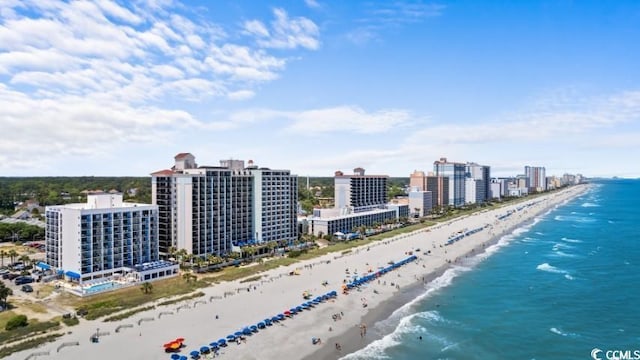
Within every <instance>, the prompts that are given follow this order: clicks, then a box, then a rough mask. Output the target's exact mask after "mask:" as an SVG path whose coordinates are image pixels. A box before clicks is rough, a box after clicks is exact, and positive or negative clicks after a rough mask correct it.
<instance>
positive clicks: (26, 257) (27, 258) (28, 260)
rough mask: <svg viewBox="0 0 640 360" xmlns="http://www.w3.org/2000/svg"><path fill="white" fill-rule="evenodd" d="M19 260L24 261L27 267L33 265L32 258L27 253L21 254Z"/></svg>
mask: <svg viewBox="0 0 640 360" xmlns="http://www.w3.org/2000/svg"><path fill="white" fill-rule="evenodd" d="M18 260H20V261H22V263H23V264H24V266H25V267H27V266H29V265H31V258H30V257H29V255H27V254H24V255H21V256H20V258H18Z"/></svg>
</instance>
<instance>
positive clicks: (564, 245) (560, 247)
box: [553, 243, 575, 251]
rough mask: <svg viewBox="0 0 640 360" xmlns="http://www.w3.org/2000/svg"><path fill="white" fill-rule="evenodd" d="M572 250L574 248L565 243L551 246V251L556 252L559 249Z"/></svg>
mask: <svg viewBox="0 0 640 360" xmlns="http://www.w3.org/2000/svg"><path fill="white" fill-rule="evenodd" d="M573 248H575V246H571V245H569V244H565V243H555V244H554V245H553V251H558V250H560V249H573Z"/></svg>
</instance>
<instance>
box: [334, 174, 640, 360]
mask: <svg viewBox="0 0 640 360" xmlns="http://www.w3.org/2000/svg"><path fill="white" fill-rule="evenodd" d="M488 251H489V252H490V253H491V256H489V257H486V256H485V257H484V260H483V259H481V258H475V259H471V260H469V261H468V263H466V264H464V265H463V266H458V267H455V268H451V269H449V270H447V271H446V272H445V273H444V274H443V275H442V276H441V277H440V278H438V279H436V280H435V281H434V282H432V283H431V284H429V285H428V286H427V287H426V288H425V289H424V290H420V293H419V294H418V295H417V297H416V298H415V299H413V300H412V301H410V302H408V303H407V304H406V305H404V306H403V307H402V308H400V309H397V310H396V311H395V312H394V314H393V315H392V316H391V317H390V318H389V319H387V320H384V321H382V322H379V323H377V324H375V325H374V327H373V329H374V332H375V334H376V335H377V336H378V337H379V339H378V340H375V341H374V342H372V343H371V344H369V345H368V346H367V347H366V348H364V349H362V350H360V351H358V352H356V353H353V354H349V355H347V356H345V357H344V359H394V360H404V359H407V360H408V359H538V360H541V359H563V360H564V359H592V355H591V352H592V350H593V349H596V348H597V349H601V350H604V352H603V353H600V354H595V355H597V356H596V357H602V358H604V355H605V354H606V351H607V350H630V351H633V350H639V349H640V271H638V266H639V265H640V180H608V181H601V182H596V183H594V184H592V185H591V189H590V190H589V191H588V192H587V193H585V194H583V195H581V196H580V197H578V198H575V199H573V200H571V201H570V202H568V203H566V204H564V205H562V206H559V207H557V208H556V209H554V210H552V211H550V212H548V213H546V214H544V215H541V216H539V217H538V218H536V220H535V221H534V222H533V223H530V224H526V225H523V227H521V228H519V229H517V230H515V231H514V233H513V234H511V235H509V236H505V237H503V238H502V239H501V240H500V241H499V243H498V244H496V245H494V246H493V247H492V248H491V249H489V250H488ZM420 337H422V339H420ZM631 355H633V353H632V354H631Z"/></svg>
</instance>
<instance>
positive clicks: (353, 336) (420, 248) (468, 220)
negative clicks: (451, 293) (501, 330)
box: [8, 186, 587, 360]
mask: <svg viewBox="0 0 640 360" xmlns="http://www.w3.org/2000/svg"><path fill="white" fill-rule="evenodd" d="M586 188H587V187H586V186H574V187H571V188H568V189H564V190H562V191H558V192H554V193H551V194H547V195H545V196H541V197H537V198H532V199H525V200H524V201H523V202H519V203H517V204H512V205H509V206H506V207H502V208H499V209H494V210H484V211H481V212H478V213H475V214H473V215H469V216H465V217H461V218H457V219H454V220H451V221H449V222H446V223H442V224H438V225H436V226H433V227H430V228H426V229H421V230H418V231H415V232H412V233H410V234H403V235H399V236H396V237H394V238H390V239H387V240H384V241H379V242H375V243H373V244H371V245H368V246H363V247H360V248H357V249H353V251H352V252H350V253H348V254H345V255H341V254H340V253H332V254H327V255H325V256H322V257H319V258H315V259H312V260H308V261H305V262H300V263H297V264H294V265H292V266H289V267H280V268H278V269H274V270H271V271H269V272H266V273H263V274H261V275H262V278H261V279H260V280H258V281H254V282H251V283H240V281H233V282H225V283H221V284H218V285H215V286H212V287H209V288H206V289H202V291H203V292H204V293H205V294H206V296H204V297H202V298H200V299H196V300H191V301H188V302H184V303H180V304H174V305H171V306H165V307H157V308H156V309H154V310H151V311H147V312H143V313H139V314H136V315H135V316H133V317H132V318H129V319H125V320H122V321H120V322H114V323H104V322H102V321H100V320H95V321H84V320H83V321H82V322H81V324H80V325H77V326H75V327H73V328H71V329H70V331H71V333H69V334H67V335H65V336H63V337H61V338H60V339H59V340H58V341H56V342H54V343H49V344H45V345H43V346H41V347H39V348H37V349H32V350H29V351H23V352H20V353H16V354H13V355H11V356H10V357H8V359H25V358H27V357H28V356H29V355H31V354H34V353H43V352H48V355H44V354H42V355H40V356H37V357H31V358H32V359H97V360H100V359H164V360H167V359H170V355H169V354H166V353H165V352H164V351H163V347H162V345H163V344H164V343H167V342H169V341H171V340H173V339H175V338H178V337H182V338H184V339H185V344H186V345H187V346H186V347H185V348H184V349H183V351H182V352H181V354H182V355H188V354H189V353H190V352H191V351H192V350H198V349H200V347H201V346H203V345H208V344H209V343H211V342H213V341H216V340H218V339H220V338H225V337H226V336H227V335H228V334H233V333H235V332H236V331H239V330H241V329H242V328H244V327H246V326H250V325H255V324H256V323H258V322H260V321H262V320H264V319H265V318H271V317H272V316H274V315H277V314H279V313H283V312H284V311H285V310H288V309H290V308H292V307H295V306H298V305H300V304H302V303H303V302H305V301H306V300H304V299H303V296H302V294H303V292H305V291H308V292H309V293H311V294H313V297H315V296H318V295H322V294H325V293H327V292H329V291H332V290H335V291H337V292H338V297H337V298H336V299H333V300H328V301H325V302H322V303H320V304H318V305H316V306H315V307H313V308H311V309H310V310H304V311H302V312H301V313H300V314H297V315H295V316H293V317H292V318H290V319H286V320H284V321H281V322H279V323H275V324H274V325H272V326H269V327H267V328H265V329H263V330H260V331H258V332H257V333H254V334H253V335H251V336H248V337H247V338H246V342H241V343H240V344H239V345H238V344H235V343H233V344H230V345H228V346H227V347H224V348H222V349H221V351H220V353H219V357H220V358H227V359H303V358H307V359H337V358H340V357H342V356H344V355H345V354H347V353H349V352H352V351H355V350H357V349H359V348H361V347H363V346H365V345H366V344H367V342H369V341H371V340H373V335H372V334H371V333H369V334H367V333H366V332H367V327H369V328H370V327H371V326H372V325H373V323H374V322H375V321H376V320H378V319H382V318H385V317H387V316H388V315H389V313H388V312H389V309H393V308H397V307H398V306H400V305H402V301H405V300H404V299H403V297H402V294H407V293H409V292H411V291H413V292H414V293H415V289H416V287H424V285H425V284H427V283H429V282H430V281H432V280H433V279H434V278H435V277H437V276H438V275H439V274H441V273H442V272H443V271H445V270H446V269H447V268H448V267H449V266H452V264H455V263H456V262H457V261H463V260H464V258H465V257H467V256H474V255H477V254H479V253H482V252H483V251H484V249H486V247H488V246H490V245H491V244H492V243H494V242H495V241H497V240H498V239H499V238H500V237H501V236H503V235H506V234H508V233H510V232H511V231H513V229H515V228H517V227H518V226H520V225H521V224H523V223H525V222H528V221H531V220H533V219H534V218H535V216H537V215H540V214H542V213H543V212H545V211H547V210H548V209H550V208H552V207H554V206H556V205H558V204H561V203H563V202H565V201H567V200H568V199H571V198H572V197H574V196H576V195H578V194H580V193H582V192H583V191H585V190H586ZM473 230H476V232H475V233H473V234H469V235H467V236H459V235H464V234H466V233H469V232H470V231H473ZM456 236H458V237H459V239H458V240H457V241H453V242H452V243H451V244H450V245H446V244H447V242H448V241H449V240H450V239H451V238H452V237H456ZM411 254H413V255H416V256H417V260H415V261H412V262H410V263H408V264H407V265H404V266H402V267H400V268H398V269H396V270H393V271H391V272H389V273H386V274H384V275H382V276H380V277H379V278H378V279H376V280H373V281H371V282H369V283H367V284H366V285H364V286H361V287H360V288H358V289H357V290H356V289H354V290H352V291H350V292H349V294H348V295H343V294H342V290H341V287H342V285H343V284H344V283H345V281H346V282H349V281H351V280H352V279H353V276H354V275H356V276H363V275H366V274H368V273H370V271H371V272H375V271H377V270H378V269H380V268H383V267H385V266H388V264H389V263H390V262H398V261H400V260H402V259H405V258H407V257H409V256H410V255H411ZM296 269H297V270H298V273H299V275H289V274H290V273H291V272H293V271H295V270H296ZM116 330H118V331H116ZM96 332H98V333H99V334H100V337H99V342H98V343H91V342H90V341H89V338H90V337H91V336H92V335H93V334H95V333H96ZM314 337H315V338H319V339H321V342H320V343H319V344H315V345H314V344H312V338H314ZM76 342H77V343H79V345H77V346H76V345H70V346H63V347H61V345H63V344H73V343H76ZM336 343H339V344H340V347H341V350H340V351H338V350H337V349H336ZM189 358H190V357H189Z"/></svg>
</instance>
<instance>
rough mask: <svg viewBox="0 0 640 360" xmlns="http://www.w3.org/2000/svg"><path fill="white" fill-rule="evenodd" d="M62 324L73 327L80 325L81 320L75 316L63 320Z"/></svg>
mask: <svg viewBox="0 0 640 360" xmlns="http://www.w3.org/2000/svg"><path fill="white" fill-rule="evenodd" d="M62 322H63V323H64V324H65V325H67V326H73V325H78V324H79V323H80V320H78V318H77V317H75V316H74V317H70V318H62Z"/></svg>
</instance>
